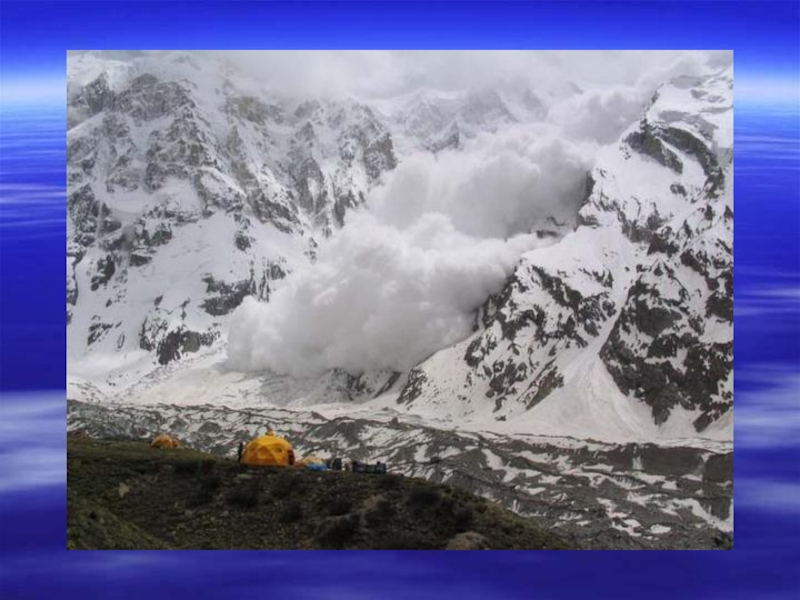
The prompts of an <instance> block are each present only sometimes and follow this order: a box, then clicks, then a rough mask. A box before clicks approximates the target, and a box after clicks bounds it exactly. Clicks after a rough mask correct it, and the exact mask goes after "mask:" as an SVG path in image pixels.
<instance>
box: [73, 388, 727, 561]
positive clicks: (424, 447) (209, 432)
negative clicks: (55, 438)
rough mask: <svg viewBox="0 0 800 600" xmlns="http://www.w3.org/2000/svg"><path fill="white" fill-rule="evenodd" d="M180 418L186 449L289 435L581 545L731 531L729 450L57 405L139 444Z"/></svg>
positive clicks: (199, 410) (707, 541)
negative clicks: (271, 432) (450, 490)
mask: <svg viewBox="0 0 800 600" xmlns="http://www.w3.org/2000/svg"><path fill="white" fill-rule="evenodd" d="M178 415H180V420H181V422H182V423H183V427H182V429H183V430H184V431H185V432H186V433H185V434H182V435H183V436H184V438H185V441H186V443H187V444H188V445H189V446H191V447H193V448H197V449H200V450H205V451H212V452H218V453H222V454H225V455H228V456H235V454H236V447H237V445H238V443H239V441H241V439H247V437H248V433H247V432H254V431H262V430H266V429H275V430H277V431H290V430H291V432H292V433H291V441H292V444H293V446H294V447H295V449H296V451H297V452H298V453H300V454H303V453H306V452H313V453H316V454H322V455H323V456H325V455H330V456H346V457H348V458H350V459H352V460H358V461H365V462H375V461H378V460H380V461H381V462H384V463H386V464H388V465H389V470H390V472H393V473H402V474H404V475H406V476H414V477H424V478H425V479H428V480H431V481H434V482H444V483H447V484H448V485H450V486H452V487H454V488H457V489H463V490H465V491H467V492H469V493H472V494H477V495H480V496H484V497H486V498H489V499H491V500H492V501H493V502H495V503H497V504H500V505H502V506H504V507H506V508H509V509H511V510H513V511H515V512H517V513H518V514H521V515H523V516H526V517H533V518H536V519H537V521H538V522H540V523H542V524H543V525H544V526H545V527H547V528H549V529H552V530H553V531H556V532H558V533H559V534H560V535H563V536H565V537H567V538H568V539H570V540H572V541H573V543H575V544H576V545H578V546H581V547H590V548H717V547H725V545H724V544H722V545H720V544H719V543H718V542H717V541H715V540H717V539H722V538H725V537H726V536H728V537H729V536H730V532H729V530H728V529H720V528H719V527H720V526H721V525H720V524H723V523H724V522H725V521H726V520H729V519H730V508H731V501H732V497H733V496H732V494H733V486H732V481H733V455H732V452H731V451H730V448H729V447H728V448H727V449H717V450H710V449H704V448H699V447H665V446H657V445H655V444H624V445H623V444H600V443H595V442H579V441H576V440H572V441H568V440H560V441H559V440H548V439H544V438H540V439H537V438H530V439H522V438H511V437H503V436H498V435H491V436H484V435H480V434H474V433H466V432H459V431H446V430H440V429H435V428H430V427H424V426H417V425H411V424H409V423H407V422H404V421H400V420H397V421H391V422H388V421H371V420H366V419H350V418H337V419H325V418H323V417H321V416H320V415H318V414H298V413H296V412H292V411H282V410H281V409H248V410H243V411H237V410H231V409H228V408H223V407H210V406H203V407H171V406H168V405H158V406H148V407H146V408H144V407H137V406H133V405H126V404H117V405H115V406H113V407H112V406H105V405H104V404H102V403H93V404H84V403H81V402H77V401H74V400H68V402H67V424H68V428H69V429H70V430H74V429H80V430H84V431H86V432H87V433H88V434H89V435H90V436H91V437H92V438H113V439H149V438H150V437H152V435H153V432H158V431H166V430H172V429H170V427H171V425H172V424H173V423H174V422H175V419H176V416H178ZM208 423H213V424H214V426H211V425H206V424H208ZM201 425H203V427H201ZM251 435H252V433H251ZM466 530H468V529H466ZM466 530H465V531H466ZM723 541H724V540H723Z"/></svg>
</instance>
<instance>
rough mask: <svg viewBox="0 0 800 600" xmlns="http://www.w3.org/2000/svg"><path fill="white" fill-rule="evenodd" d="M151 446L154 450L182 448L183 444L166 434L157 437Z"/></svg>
mask: <svg viewBox="0 0 800 600" xmlns="http://www.w3.org/2000/svg"><path fill="white" fill-rule="evenodd" d="M150 445H151V446H152V447H153V448H180V447H181V443H180V442H179V441H178V440H176V439H175V438H174V437H172V436H170V435H167V434H166V433H162V434H161V435H158V436H156V438H155V439H154V440H153V441H152V442H150Z"/></svg>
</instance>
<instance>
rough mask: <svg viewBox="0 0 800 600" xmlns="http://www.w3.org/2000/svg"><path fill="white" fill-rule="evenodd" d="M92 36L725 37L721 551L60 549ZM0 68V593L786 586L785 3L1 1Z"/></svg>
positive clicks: (182, 43) (795, 315)
mask: <svg viewBox="0 0 800 600" xmlns="http://www.w3.org/2000/svg"><path fill="white" fill-rule="evenodd" d="M409 4H410V5H409ZM102 48H107V49H166V48H176V49H192V48H196V49H211V48H237V49H246V48H560V49H598V48H613V49H624V48H631V49H672V48H674V49H695V48H696V49H733V50H734V57H735V59H734V60H735V87H736V89H737V90H739V89H740V88H742V89H744V88H745V87H746V88H747V89H748V90H749V92H748V94H747V95H746V96H744V95H740V94H739V93H738V91H737V96H736V101H735V136H736V137H735V211H734V212H735V263H734V264H735V405H736V409H735V411H736V412H735V414H736V417H735V421H736V428H735V447H736V451H735V550H733V551H732V552H637V553H630V552H628V553H622V552H585V553H578V552H572V553H545V552H538V553H537V552H491V553H486V552H484V553H433V554H432V553H423V552H361V553H356V552H335V553H328V552H322V551H320V552H312V553H298V552H278V551H273V552H208V551H206V552H172V553H166V552H66V550H64V548H65V533H66V532H65V519H66V508H65V482H66V461H65V457H64V454H65V452H64V443H65V442H64V437H65V428H64V419H65V416H64V412H65V411H64V391H63V390H64V387H65V372H66V368H65V346H66V332H65V301H64V298H65V291H64V290H65V264H64V260H65V245H66V239H65V218H66V209H65V204H66V202H65V194H64V186H65V177H66V174H65V120H66V119H65V106H64V103H65V100H64V91H65V69H66V50H67V49H102ZM0 68H2V74H1V75H0V98H2V100H1V101H0V298H1V299H2V304H1V305H0V306H1V307H2V313H1V317H2V321H1V322H0V392H1V393H2V402H1V403H0V596H2V597H4V598H40V597H43V596H44V595H45V594H52V593H58V594H59V595H61V596H67V597H70V596H72V595H77V594H80V595H82V596H84V597H107V596H108V597H132V598H141V597H143V596H144V597H153V598H156V597H168V596H172V597H174V596H175V594H180V595H181V596H182V597H189V596H192V597H206V596H208V597H222V598H233V597H239V596H244V595H250V594H253V593H255V594H280V593H283V594H287V595H290V596H288V597H291V598H406V597H415V598H429V597H430V598H436V599H437V600H439V599H442V598H449V597H456V598H462V599H464V600H466V599H468V598H472V597H480V598H484V599H485V598H487V597H488V598H504V597H509V598H532V597H535V598H581V599H583V598H587V597H588V598H613V599H620V598H626V597H627V598H641V597H645V596H646V597H648V598H653V599H655V598H677V597H680V598H716V597H719V598H725V599H726V600H731V599H738V598H748V599H749V598H785V597H795V598H796V597H798V590H799V589H800V576H798V571H799V570H800V569H798V565H799V564H800V551H798V543H797V540H798V537H800V477H799V475H800V471H799V470H798V464H800V463H798V458H800V452H798V450H800V410H799V407H798V404H800V400H798V398H800V369H798V367H800V309H799V306H800V242H798V237H800V236H799V235H798V234H799V233H800V108H798V107H799V105H800V91H798V90H800V76H799V72H800V8H798V4H797V3H795V2H780V3H769V2H705V3H703V2H670V3H660V2H658V3H657V2H651V3H646V4H642V3H633V2H617V3H602V4H601V3H582V2H560V3H537V4H533V3H528V4H518V3H497V2H495V3H492V4H484V3H468V4H456V3H441V4H432V3H421V2H415V3H405V4H401V3H391V4H383V3H375V2H373V3H361V2H358V3H346V4H339V5H334V4H331V3H322V2H317V3H292V4H282V5H274V4H268V3H243V2H229V3H226V4H224V5H223V4H215V3H199V2H180V3H179V2H167V3H158V4H157V3H154V2H148V3H140V4H133V3H126V4H122V3H115V2H106V3H100V2H91V3H75V2H71V3H66V2H63V3H46V2H29V3H24V4H23V3H12V2H2V6H0ZM33 432H39V433H38V435H37V436H36V437H31V435H30V434H31V433H33ZM21 448H22V449H24V452H22V451H21Z"/></svg>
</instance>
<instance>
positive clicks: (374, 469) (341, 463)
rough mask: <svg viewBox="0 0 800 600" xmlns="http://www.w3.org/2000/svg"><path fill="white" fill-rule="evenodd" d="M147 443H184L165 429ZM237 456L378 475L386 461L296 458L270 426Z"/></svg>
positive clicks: (260, 463)
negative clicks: (368, 461)
mask: <svg viewBox="0 0 800 600" xmlns="http://www.w3.org/2000/svg"><path fill="white" fill-rule="evenodd" d="M150 446H152V447H153V448H159V449H172V448H185V447H186V446H185V444H183V443H182V442H181V441H180V440H178V439H177V438H176V437H174V436H172V435H169V434H167V433H161V434H159V435H157V436H156V437H155V438H153V440H152V441H151V442H150ZM237 460H238V462H239V465H241V466H243V467H291V468H295V469H307V470H310V471H329V470H330V471H352V472H353V473H370V474H378V475H385V474H386V472H387V468H386V463H382V462H380V461H378V462H376V463H375V464H371V463H365V462H360V461H356V460H347V459H344V458H342V457H338V456H333V457H330V458H326V459H324V458H321V457H319V456H316V455H314V454H309V455H308V456H304V457H302V458H297V457H296V456H295V452H294V448H293V447H292V444H291V443H290V442H289V441H288V440H287V439H286V438H284V437H283V436H280V435H278V434H277V433H275V432H274V431H271V430H270V431H268V432H267V433H266V434H265V435H262V436H259V437H256V438H253V439H252V440H250V441H249V442H241V443H240V444H239V448H238V452H237Z"/></svg>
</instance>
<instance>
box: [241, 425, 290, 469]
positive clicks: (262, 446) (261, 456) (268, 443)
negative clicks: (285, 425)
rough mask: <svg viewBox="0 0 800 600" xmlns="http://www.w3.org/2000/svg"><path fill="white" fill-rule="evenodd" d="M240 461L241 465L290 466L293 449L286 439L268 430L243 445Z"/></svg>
mask: <svg viewBox="0 0 800 600" xmlns="http://www.w3.org/2000/svg"><path fill="white" fill-rule="evenodd" d="M240 462H241V463H242V464H243V465H256V466H273V467H274V466H290V465H293V464H294V449H293V448H292V445H291V444H290V443H289V442H288V441H286V440H285V439H283V438H282V437H280V436H279V435H276V434H275V432H273V431H270V432H269V433H267V435H262V436H261V437H257V438H256V439H254V440H251V441H250V442H249V443H248V444H247V446H245V449H244V452H242V459H241V461H240Z"/></svg>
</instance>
